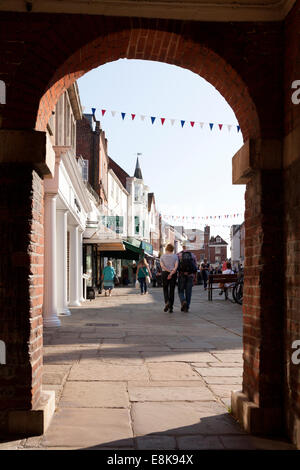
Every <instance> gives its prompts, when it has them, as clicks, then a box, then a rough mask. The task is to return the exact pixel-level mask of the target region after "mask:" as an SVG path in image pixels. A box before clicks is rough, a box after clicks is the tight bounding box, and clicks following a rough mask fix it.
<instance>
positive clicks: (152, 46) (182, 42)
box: [35, 28, 260, 141]
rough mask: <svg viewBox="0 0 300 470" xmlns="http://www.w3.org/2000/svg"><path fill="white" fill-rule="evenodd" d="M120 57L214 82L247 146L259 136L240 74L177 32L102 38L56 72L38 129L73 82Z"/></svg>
mask: <svg viewBox="0 0 300 470" xmlns="http://www.w3.org/2000/svg"><path fill="white" fill-rule="evenodd" d="M120 58H127V59H141V60H155V61H159V62H165V63H168V64H172V65H177V66H179V67H182V68H186V69H189V70H191V71H192V72H194V73H196V74H198V75H199V76H201V77H202V78H204V79H206V80H207V81H208V82H209V83H211V84H212V85H213V86H214V87H215V88H216V89H217V90H218V91H219V92H220V94H221V95H222V96H223V97H224V98H225V99H226V101H227V102H228V104H229V105H230V106H231V108H232V109H233V111H234V112H235V114H236V117H237V119H238V122H239V124H240V127H241V131H242V134H243V138H244V141H246V140H247V139H249V138H252V139H254V138H258V137H259V135H260V124H259V119H258V114H257V111H256V107H255V105H254V102H253V100H252V98H251V96H250V94H249V91H248V88H247V86H246V84H245V83H244V82H243V80H242V79H241V78H240V76H239V75H238V73H237V72H236V71H235V70H234V69H233V68H232V67H231V66H230V65H229V64H228V63H227V62H226V61H225V60H224V59H223V58H222V57H220V56H219V55H218V54H216V53H215V52H213V51H212V50H210V49H208V48H207V47H206V46H203V45H201V44H199V43H197V42H195V41H193V40H191V39H186V38H184V37H183V36H182V35H180V34H177V33H173V32H168V31H161V30H154V29H151V28H149V29H142V28H138V29H131V30H127V31H122V32H117V33H111V34H108V35H107V36H105V37H104V38H103V37H98V38H97V39H95V40H94V41H92V42H91V43H88V44H86V45H85V46H83V47H82V48H80V49H79V50H78V51H76V52H75V53H74V54H72V55H71V56H70V57H69V58H68V59H67V60H66V62H64V63H63V64H62V65H61V66H60V67H59V68H58V69H57V71H56V73H55V74H54V76H53V77H52V78H51V80H50V82H49V85H48V89H47V91H46V93H45V94H44V95H43V96H42V98H41V101H40V105H39V109H38V113H37V118H36V125H35V128H36V130H45V129H46V125H47V122H48V120H49V118H50V114H51V111H52V110H53V108H54V106H55V104H56V102H57V100H58V98H59V96H60V95H61V94H62V93H63V92H64V90H65V89H66V88H68V87H69V86H70V85H71V84H72V83H73V82H74V81H75V80H77V79H78V78H79V77H81V76H82V75H84V74H85V73H87V72H89V71H90V70H92V69H94V68H96V67H98V66H100V65H103V64H105V63H107V62H112V61H115V60H118V59H120Z"/></svg>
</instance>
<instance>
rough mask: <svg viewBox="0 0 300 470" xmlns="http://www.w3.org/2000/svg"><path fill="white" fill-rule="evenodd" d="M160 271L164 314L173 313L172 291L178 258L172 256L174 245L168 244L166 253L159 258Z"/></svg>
mask: <svg viewBox="0 0 300 470" xmlns="http://www.w3.org/2000/svg"><path fill="white" fill-rule="evenodd" d="M160 265H161V269H162V283H163V290H164V298H165V308H164V312H167V311H168V310H169V312H170V313H172V312H173V305H174V291H175V285H176V278H177V268H178V256H177V255H175V254H174V245H172V244H171V243H169V244H168V245H167V246H166V252H165V254H164V255H162V256H161V258H160Z"/></svg>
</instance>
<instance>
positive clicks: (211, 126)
mask: <svg viewBox="0 0 300 470" xmlns="http://www.w3.org/2000/svg"><path fill="white" fill-rule="evenodd" d="M209 127H210V130H211V131H212V129H213V127H214V123H213V122H210V123H209Z"/></svg>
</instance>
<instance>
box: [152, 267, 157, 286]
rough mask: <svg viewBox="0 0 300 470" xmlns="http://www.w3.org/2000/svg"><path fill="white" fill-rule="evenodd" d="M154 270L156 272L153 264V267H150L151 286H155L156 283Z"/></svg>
mask: <svg viewBox="0 0 300 470" xmlns="http://www.w3.org/2000/svg"><path fill="white" fill-rule="evenodd" d="M156 272H157V269H156V266H153V268H152V269H151V276H152V286H153V287H156V283H157V279H156Z"/></svg>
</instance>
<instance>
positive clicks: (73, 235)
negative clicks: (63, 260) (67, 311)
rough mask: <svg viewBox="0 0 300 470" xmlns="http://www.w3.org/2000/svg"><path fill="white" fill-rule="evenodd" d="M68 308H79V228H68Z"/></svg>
mask: <svg viewBox="0 0 300 470" xmlns="http://www.w3.org/2000/svg"><path fill="white" fill-rule="evenodd" d="M69 230H70V303H69V305H70V307H79V306H80V300H79V226H78V225H71V226H70V228H69Z"/></svg>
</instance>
